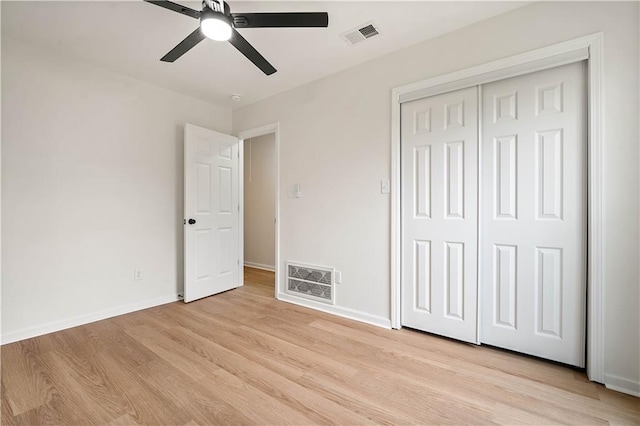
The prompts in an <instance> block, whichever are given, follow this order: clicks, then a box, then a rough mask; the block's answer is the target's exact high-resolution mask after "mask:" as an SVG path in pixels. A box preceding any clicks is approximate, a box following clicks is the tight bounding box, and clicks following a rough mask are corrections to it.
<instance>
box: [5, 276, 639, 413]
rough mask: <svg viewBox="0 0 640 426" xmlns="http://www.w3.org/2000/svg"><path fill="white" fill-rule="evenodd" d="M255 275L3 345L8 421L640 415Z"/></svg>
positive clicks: (522, 363) (581, 387)
mask: <svg viewBox="0 0 640 426" xmlns="http://www.w3.org/2000/svg"><path fill="white" fill-rule="evenodd" d="M246 277H247V281H248V284H247V285H246V286H244V287H243V288H240V289H236V290H232V291H229V292H227V293H223V294H220V295H217V296H214V297H210V298H207V299H204V300H200V301H197V302H193V303H190V304H188V305H187V304H184V303H181V302H178V303H172V304H169V305H164V306H160V307H157V308H152V309H147V310H145V311H140V312H136V313H133V314H128V315H123V316H120V317H116V318H112V319H108V320H105V321H100V322H96V323H93V324H89V325H86V326H82V327H76V328H73V329H69V330H65V331H61V332H58V333H53V334H49V335H46V336H41V337H38V338H34V339H29V340H25V341H22V342H18V343H13V344H9V345H6V346H3V347H2V424H3V425H11V424H29V425H35V424H44V423H54V424H65V425H67V424H69V425H71V424H78V425H89V424H113V425H133V424H162V425H165V424H167V425H168V424H176V425H209V424H234V425H235V424H276V425H280V424H297V425H302V424H313V423H322V424H330V423H333V424H366V423H383V424H485V423H498V424H561V423H566V424H579V425H595V424H607V423H609V422H611V423H615V424H639V423H640V400H639V399H638V398H633V397H630V396H627V395H623V394H619V393H616V392H612V391H609V390H607V389H605V388H604V387H603V386H601V385H597V384H594V383H590V382H588V381H587V379H586V377H585V375H584V373H582V372H579V371H576V370H572V369H569V368H566V367H563V366H559V365H556V364H552V363H547V362H543V361H540V360H537V359H532V358H528V357H524V356H518V355H514V354H511V353H508V352H504V351H499V350H496V349H491V348H487V347H477V346H473V345H467V344H463V343H458V342H454V341H451V340H447V339H443V338H438V337H433V336H430V335H427V334H424V333H419V332H416V331H411V330H406V329H403V330H400V331H392V330H384V329H380V328H377V327H373V326H368V325H364V324H360V323H357V322H353V321H348V320H345V319H340V318H337V317H334V316H330V315H326V314H322V313H319V312H316V311H312V310H308V309H304V308H300V307H296V306H294V305H291V304H287V303H282V302H277V301H276V300H275V299H274V297H273V294H274V291H273V274H271V273H268V272H262V271H258V270H252V269H247V270H246Z"/></svg>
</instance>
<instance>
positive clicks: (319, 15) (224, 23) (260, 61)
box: [144, 0, 329, 75]
mask: <svg viewBox="0 0 640 426" xmlns="http://www.w3.org/2000/svg"><path fill="white" fill-rule="evenodd" d="M144 1H146V2H148V3H153V4H155V5H157V6H160V7H164V8H165V9H169V10H173V11H174V12H178V13H181V14H183V15H186V16H189V17H191V18H194V19H199V20H200V26H199V27H198V28H197V29H196V30H195V31H194V32H192V33H191V34H189V35H188V36H187V38H185V39H184V40H182V41H181V42H180V43H179V44H178V45H177V46H176V47H174V48H173V49H171V51H170V52H169V53H167V54H166V55H164V56H163V57H162V58H161V59H160V60H161V61H163V62H174V61H175V60H176V59H178V58H179V57H181V56H182V55H184V54H185V53H187V52H188V51H189V50H190V49H191V48H193V47H194V46H195V45H196V44H198V43H200V42H201V41H202V40H204V39H205V38H210V39H212V40H217V41H229V43H231V44H232V45H233V47H235V48H236V49H238V50H239V51H240V53H242V54H243V55H244V56H246V57H247V59H249V60H250V61H251V62H253V63H254V64H255V66H257V67H258V68H260V69H261V70H262V72H264V73H265V74H266V75H271V74H273V73H274V72H276V69H275V68H274V67H273V65H271V64H270V63H269V61H267V60H266V59H265V58H264V57H263V56H262V55H261V54H260V53H259V52H258V51H257V50H256V49H254V47H253V46H251V44H249V42H248V41H247V40H245V39H244V37H242V36H241V35H240V33H238V31H236V28H287V27H289V28H292V27H298V28H299V27H327V26H328V25H329V15H328V14H327V13H326V12H285V13H231V9H230V8H229V5H228V4H227V3H226V2H225V1H224V0H203V2H202V10H201V11H198V10H195V9H191V8H188V7H185V6H182V5H179V4H177V3H173V2H170V1H152V0H144Z"/></svg>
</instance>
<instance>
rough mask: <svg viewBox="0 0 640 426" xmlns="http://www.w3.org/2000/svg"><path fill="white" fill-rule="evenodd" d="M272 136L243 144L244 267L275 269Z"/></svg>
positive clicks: (274, 159) (274, 171)
mask: <svg viewBox="0 0 640 426" xmlns="http://www.w3.org/2000/svg"><path fill="white" fill-rule="evenodd" d="M275 210H276V137H275V133H269V134H267V135H263V136H258V137H255V138H250V139H246V140H245V141H244V264H245V265H247V266H255V267H259V268H265V269H272V270H274V269H275V262H276V254H275V253H276V250H275V248H276V232H275V223H274V219H275Z"/></svg>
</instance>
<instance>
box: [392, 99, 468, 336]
mask: <svg viewBox="0 0 640 426" xmlns="http://www.w3.org/2000/svg"><path fill="white" fill-rule="evenodd" d="M477 103H478V92H477V88H476V87H471V88H468V89H464V90H459V91H456V92H451V93H446V94H443V95H439V96H434V97H430V98H425V99H419V100H416V101H412V102H408V103H404V104H402V109H401V126H402V127H401V131H402V135H401V144H402V148H401V149H402V166H401V167H402V226H403V231H402V325H404V326H408V327H412V328H416V329H419V330H423V331H428V332H431V333H436V334H441V335H445V336H448V337H453V338H456V339H460V340H464V341H467V342H473V343H476V342H477V334H476V330H477V276H478V270H477V243H478V237H477V235H478V222H477V217H478V216H477V211H478V200H477V192H478V191H477V190H478V183H477V182H478V175H477V170H478V156H477V155H478V146H477V145H478V106H477Z"/></svg>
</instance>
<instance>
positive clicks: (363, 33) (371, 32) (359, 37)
mask: <svg viewBox="0 0 640 426" xmlns="http://www.w3.org/2000/svg"><path fill="white" fill-rule="evenodd" d="M378 34H380V32H379V31H378V29H377V28H376V26H375V25H374V24H373V22H369V23H367V24H364V25H362V26H360V27H359V28H356V29H355V30H351V31H347V32H346V33H342V34H340V36H341V37H342V38H343V39H345V40H346V41H348V42H349V43H350V44H356V43H360V42H361V41H364V40H366V39H368V38H371V37H374V36H377V35H378Z"/></svg>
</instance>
